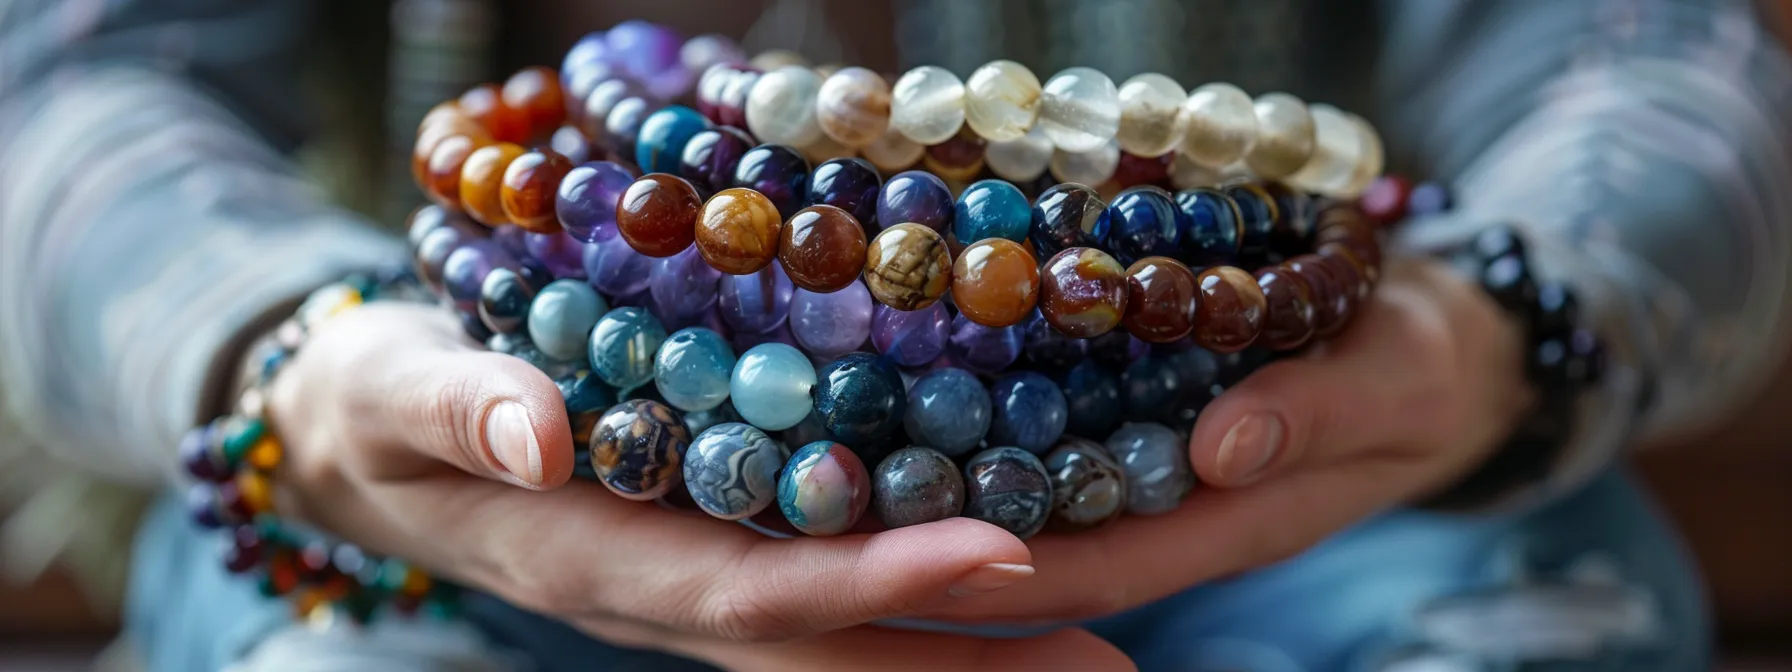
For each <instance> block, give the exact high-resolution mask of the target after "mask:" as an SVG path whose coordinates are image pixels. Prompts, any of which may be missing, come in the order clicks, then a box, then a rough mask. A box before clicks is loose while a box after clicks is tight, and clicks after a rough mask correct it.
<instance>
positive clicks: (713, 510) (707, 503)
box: [684, 422, 790, 520]
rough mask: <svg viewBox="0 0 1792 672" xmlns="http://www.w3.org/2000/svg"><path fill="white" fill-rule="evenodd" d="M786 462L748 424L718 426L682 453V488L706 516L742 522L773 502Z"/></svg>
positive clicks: (768, 439)
mask: <svg viewBox="0 0 1792 672" xmlns="http://www.w3.org/2000/svg"><path fill="white" fill-rule="evenodd" d="M789 457H790V456H789V454H787V453H786V452H785V451H784V448H783V446H781V445H779V444H778V442H776V441H773V440H772V438H771V437H770V436H766V434H765V432H762V431H759V429H757V428H755V427H753V426H752V425H748V424H745V423H739V422H727V423H722V424H720V425H716V426H714V427H711V428H709V429H706V430H703V433H702V434H699V435H697V438H696V440H694V441H692V442H691V447H690V449H688V450H686V451H685V457H684V481H685V487H686V488H689V490H690V493H691V499H692V500H695V501H696V502H697V506H698V507H701V508H702V509H703V511H704V512H705V513H708V514H709V515H712V516H715V517H717V518H721V519H723V520H740V519H742V518H747V517H750V516H752V515H753V514H756V513H759V512H760V511H763V510H765V507H767V506H771V504H772V502H775V501H777V499H778V471H779V470H781V469H783V468H784V461H785V460H786V459H788V458H789Z"/></svg>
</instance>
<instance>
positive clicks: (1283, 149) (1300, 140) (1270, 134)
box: [1245, 93, 1314, 179]
mask: <svg viewBox="0 0 1792 672" xmlns="http://www.w3.org/2000/svg"><path fill="white" fill-rule="evenodd" d="M1252 107H1253V110H1254V112H1255V114H1256V115H1257V142H1256V144H1253V145H1251V150H1250V152H1248V153H1247V154H1245V163H1246V164H1249V165H1250V167H1251V171H1252V172H1255V173H1256V174H1257V175H1258V176H1259V177H1264V178H1268V179H1276V178H1280V177H1286V176H1288V175H1293V174H1294V173H1295V171H1298V170H1300V169H1301V166H1304V165H1306V163H1307V159H1310V158H1312V156H1313V137H1314V131H1313V114H1312V113H1311V112H1309V111H1308V110H1307V104H1306V103H1305V102H1304V101H1302V100H1301V99H1299V98H1296V97H1294V96H1292V95H1289V94H1286V93H1266V94H1263V95H1261V96H1258V97H1257V100H1256V102H1255V103H1254V104H1253V106H1252Z"/></svg>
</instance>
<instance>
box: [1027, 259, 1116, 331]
mask: <svg viewBox="0 0 1792 672" xmlns="http://www.w3.org/2000/svg"><path fill="white" fill-rule="evenodd" d="M1126 287H1127V274H1126V269H1124V268H1121V267H1120V263H1119V262H1116V261H1114V258H1113V257H1110V256H1108V254H1107V253H1106V252H1102V251H1101V250H1097V249H1095V248H1092V247H1075V248H1070V249H1067V250H1064V251H1063V252H1059V253H1058V254H1057V255H1056V256H1053V257H1052V258H1051V259H1050V260H1048V261H1046V262H1045V267H1044V268H1042V269H1040V277H1039V310H1040V311H1041V312H1042V313H1044V314H1045V319H1046V320H1047V321H1049V322H1051V324H1052V326H1054V327H1057V328H1058V330H1059V331H1062V332H1064V333H1066V334H1069V335H1071V336H1073V337H1076V338H1094V337H1096V336H1100V335H1102V334H1105V333H1107V332H1108V331H1109V330H1112V329H1113V328H1114V327H1116V326H1119V324H1120V316H1121V315H1124V314H1125V313H1126V304H1127V288H1126Z"/></svg>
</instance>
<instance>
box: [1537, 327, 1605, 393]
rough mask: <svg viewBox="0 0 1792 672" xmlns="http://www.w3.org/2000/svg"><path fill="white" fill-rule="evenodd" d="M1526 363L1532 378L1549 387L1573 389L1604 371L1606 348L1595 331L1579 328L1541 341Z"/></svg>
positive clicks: (1552, 388) (1593, 379) (1597, 378)
mask: <svg viewBox="0 0 1792 672" xmlns="http://www.w3.org/2000/svg"><path fill="white" fill-rule="evenodd" d="M1527 364H1528V366H1527V368H1528V369H1529V371H1528V373H1529V374H1530V378H1531V380H1532V381H1534V382H1536V383H1537V384H1538V385H1539V386H1541V387H1542V388H1544V389H1545V390H1546V391H1559V392H1572V391H1574V390H1576V389H1578V388H1579V387H1581V386H1584V385H1588V384H1591V383H1594V382H1596V381H1598V380H1599V378H1600V376H1601V375H1602V374H1604V372H1605V348H1604V347H1603V346H1602V345H1601V344H1600V343H1599V339H1597V338H1596V337H1594V336H1593V334H1592V332H1588V331H1576V332H1574V333H1573V334H1570V335H1567V336H1557V337H1550V338H1545V339H1544V340H1543V341H1542V342H1539V343H1538V344H1537V346H1536V347H1534V348H1532V349H1531V354H1530V361H1529V362H1528V363H1527Z"/></svg>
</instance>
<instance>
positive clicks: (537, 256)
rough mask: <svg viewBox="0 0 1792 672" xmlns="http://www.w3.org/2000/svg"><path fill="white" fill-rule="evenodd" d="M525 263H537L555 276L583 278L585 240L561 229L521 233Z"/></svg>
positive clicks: (584, 276)
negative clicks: (547, 231)
mask: <svg viewBox="0 0 1792 672" xmlns="http://www.w3.org/2000/svg"><path fill="white" fill-rule="evenodd" d="M523 251H524V252H525V253H526V255H525V263H530V262H533V263H535V264H539V265H540V266H541V267H542V268H543V269H545V270H547V272H548V273H549V274H551V275H553V276H554V277H555V278H572V279H574V280H584V279H585V278H586V275H585V242H584V241H581V240H579V239H577V238H574V237H572V236H569V235H566V233H565V232H563V231H556V232H554V233H525V234H523Z"/></svg>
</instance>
